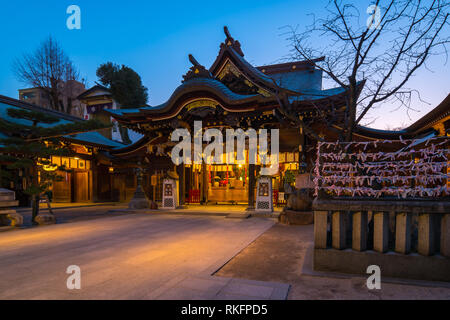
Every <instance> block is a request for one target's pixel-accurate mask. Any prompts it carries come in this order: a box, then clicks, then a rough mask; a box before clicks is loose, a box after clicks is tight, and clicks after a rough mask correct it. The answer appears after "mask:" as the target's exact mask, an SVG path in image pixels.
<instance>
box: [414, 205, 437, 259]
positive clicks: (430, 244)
mask: <svg viewBox="0 0 450 320" xmlns="http://www.w3.org/2000/svg"><path fill="white" fill-rule="evenodd" d="M418 233H419V234H418V236H419V239H418V246H417V252H419V254H421V255H424V256H431V255H432V254H433V253H434V230H433V215H432V214H428V213H423V214H419V230H418Z"/></svg>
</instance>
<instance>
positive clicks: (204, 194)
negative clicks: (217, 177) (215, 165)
mask: <svg viewBox="0 0 450 320" xmlns="http://www.w3.org/2000/svg"><path fill="white" fill-rule="evenodd" d="M207 169H208V168H207V166H206V163H205V162H204V161H203V162H202V172H201V175H202V185H201V188H200V199H201V203H202V204H207V203H208V171H207Z"/></svg>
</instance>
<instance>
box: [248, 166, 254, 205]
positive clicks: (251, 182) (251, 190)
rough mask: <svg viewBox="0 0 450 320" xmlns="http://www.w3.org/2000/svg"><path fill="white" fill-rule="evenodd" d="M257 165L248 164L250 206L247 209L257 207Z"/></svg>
mask: <svg viewBox="0 0 450 320" xmlns="http://www.w3.org/2000/svg"><path fill="white" fill-rule="evenodd" d="M254 203H255V165H254V164H249V165H248V207H247V210H254V209H255V205H254Z"/></svg>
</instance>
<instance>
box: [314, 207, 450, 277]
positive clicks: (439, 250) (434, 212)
mask: <svg viewBox="0 0 450 320" xmlns="http://www.w3.org/2000/svg"><path fill="white" fill-rule="evenodd" d="M313 209H314V248H315V256H314V268H315V269H316V270H324V271H336V272H349V273H361V274H363V273H365V271H366V268H367V266H368V264H378V265H379V266H380V268H381V270H382V272H383V269H384V271H385V276H391V277H406V278H414V279H425V280H440V281H450V203H449V201H407V200H406V201H402V200H393V201H392V200H336V199H316V200H315V201H314V203H313Z"/></svg>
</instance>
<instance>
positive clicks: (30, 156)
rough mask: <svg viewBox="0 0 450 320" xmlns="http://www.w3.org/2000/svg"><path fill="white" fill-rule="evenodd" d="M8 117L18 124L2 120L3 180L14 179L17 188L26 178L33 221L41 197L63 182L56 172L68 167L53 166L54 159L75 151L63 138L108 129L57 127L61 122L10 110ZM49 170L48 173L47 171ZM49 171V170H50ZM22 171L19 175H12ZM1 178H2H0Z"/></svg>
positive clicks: (78, 124)
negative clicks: (54, 185)
mask: <svg viewBox="0 0 450 320" xmlns="http://www.w3.org/2000/svg"><path fill="white" fill-rule="evenodd" d="M7 113H8V116H9V117H11V118H14V119H17V121H14V122H9V121H6V120H5V119H0V137H3V138H0V145H3V147H2V148H1V149H0V162H2V163H6V164H7V165H6V169H7V170H8V171H5V170H1V178H3V181H4V180H5V178H6V179H11V180H10V181H15V182H16V185H17V183H18V182H19V179H21V180H22V179H23V180H24V181H25V184H24V185H23V192H24V193H25V194H27V195H29V196H31V200H32V221H33V222H34V221H35V218H36V216H37V215H38V213H39V196H40V194H42V193H44V192H46V191H48V190H49V188H50V186H51V185H52V182H53V181H58V180H62V177H61V176H59V175H58V174H57V171H56V169H58V170H61V171H67V170H68V169H67V168H65V166H58V167H57V168H55V167H53V166H52V164H51V156H71V155H73V154H74V153H73V151H71V149H70V148H69V145H68V144H65V143H64V142H63V141H61V139H60V138H61V137H62V136H64V135H68V134H75V133H81V132H87V131H93V130H98V129H102V128H105V127H107V126H105V125H104V124H102V123H101V122H99V121H98V120H89V121H74V122H69V123H64V124H58V122H59V121H60V119H59V118H58V117H55V116H53V115H49V114H45V113H42V112H39V111H32V110H25V109H15V108H9V109H8V110H7ZM45 169H47V170H45ZM49 169H50V170H49ZM12 172H19V174H15V175H14V174H12ZM1 178H0V179H1Z"/></svg>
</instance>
